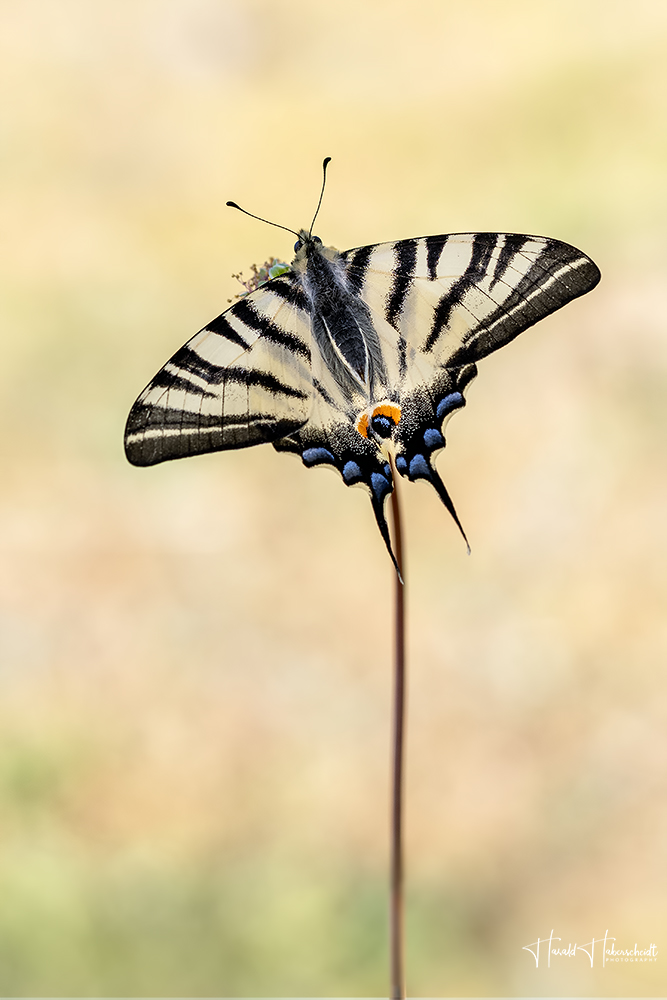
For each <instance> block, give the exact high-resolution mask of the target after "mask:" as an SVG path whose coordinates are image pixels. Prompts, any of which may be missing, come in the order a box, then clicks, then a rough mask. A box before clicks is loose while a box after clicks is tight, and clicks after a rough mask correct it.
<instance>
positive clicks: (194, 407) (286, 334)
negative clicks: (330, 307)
mask: <svg viewBox="0 0 667 1000" xmlns="http://www.w3.org/2000/svg"><path fill="white" fill-rule="evenodd" d="M310 361H311V355H310V318H309V314H308V312H307V310H306V307H305V301H304V300H303V296H302V294H301V292H300V288H299V287H298V285H297V283H296V281H295V279H294V278H293V277H292V276H291V275H289V274H285V275H282V276H280V277H278V278H274V279H273V280H272V281H269V282H267V283H266V284H265V285H262V286H261V288H258V289H257V290H256V291H254V292H252V293H250V294H249V295H247V296H245V297H244V298H242V299H240V300H239V301H238V302H237V303H236V304H235V305H233V306H231V307H230V308H229V309H227V310H226V311H225V312H223V313H222V314H221V315H220V316H218V317H216V319H214V320H212V321H211V322H210V323H209V324H208V325H207V326H206V327H204V329H203V330H200V331H199V333H197V334H196V335H195V336H194V337H193V338H192V339H191V340H189V341H188V343H187V344H185V346H184V347H181V348H180V350H178V351H177V352H176V354H174V356H173V357H172V358H170V360H169V361H168V362H167V363H166V365H165V366H164V367H163V368H162V369H161V370H160V371H159V372H158V374H157V375H156V376H155V378H154V379H153V380H152V382H151V383H150V384H149V385H148V386H147V387H146V389H144V391H143V392H142V393H141V395H140V396H139V398H138V399H137V401H136V403H135V404H134V406H133V407H132V409H131V411H130V415H129V417H128V420H127V425H126V429H125V451H126V454H127V457H128V459H129V461H130V462H132V464H133V465H154V464H156V463H158V462H164V461H166V460H168V459H173V458H182V457H184V456H187V455H196V454H201V453H203V452H209V451H222V450H226V449H228V448H243V447H246V446H248V445H253V444H261V443H262V442H266V441H275V440H276V439H277V438H280V437H282V436H284V435H285V434H288V433H290V432H292V431H294V430H296V429H297V428H298V427H301V426H302V425H303V424H304V423H305V422H306V420H307V419H308V416H309V413H310V407H311V397H312V377H311V366H310Z"/></svg>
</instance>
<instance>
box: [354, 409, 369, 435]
mask: <svg viewBox="0 0 667 1000" xmlns="http://www.w3.org/2000/svg"><path fill="white" fill-rule="evenodd" d="M357 430H358V431H359V433H360V434H361V436H362V437H365V438H367V437H368V414H367V413H362V414H361V416H360V417H359V419H358V420H357Z"/></svg>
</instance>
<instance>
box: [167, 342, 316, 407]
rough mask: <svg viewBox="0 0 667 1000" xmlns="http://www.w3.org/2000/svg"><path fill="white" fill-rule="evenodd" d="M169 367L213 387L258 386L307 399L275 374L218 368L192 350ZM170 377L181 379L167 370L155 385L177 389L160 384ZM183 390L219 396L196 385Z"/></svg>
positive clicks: (179, 354) (179, 353)
mask: <svg viewBox="0 0 667 1000" xmlns="http://www.w3.org/2000/svg"><path fill="white" fill-rule="evenodd" d="M168 364H170V365H173V366H174V367H176V368H181V369H183V371H186V372H191V373H192V374H193V375H195V376H196V377H197V378H200V379H202V381H204V382H207V383H208V384H209V385H222V383H223V382H236V383H237V384H245V385H255V386H259V387H260V388H262V389H268V390H269V391H270V392H276V393H282V394H283V395H284V396H293V397H294V398H295V399H306V398H307V395H306V394H305V393H303V392H301V390H300V389H295V388H293V387H292V386H290V385H287V384H286V383H285V382H281V381H280V379H278V378H276V376H275V375H272V374H271V372H264V371H257V370H253V369H251V368H239V367H236V366H235V367H224V366H221V365H214V364H212V363H211V362H210V361H206V359H205V358H202V356H201V354H198V353H197V351H193V350H192V349H191V348H190V347H181V348H180V350H178V351H177V352H176V354H174V356H173V358H172V359H171V361H169V362H168ZM165 374H166V376H167V379H171V378H172V377H173V378H178V376H175V375H172V373H171V372H166V373H165V371H164V369H163V370H162V371H161V372H159V373H158V375H157V376H156V377H155V378H154V379H153V382H152V383H151V385H152V386H153V385H165V386H166V387H167V388H175V387H176V386H175V383H174V382H172V381H164V382H162V381H160V382H158V378H162V377H163V376H164V375H165ZM179 388H187V389H188V391H192V392H196V393H199V394H200V395H215V393H207V392H206V391H205V390H201V389H200V388H199V387H198V386H196V385H194V384H193V383H190V382H186V385H185V386H179Z"/></svg>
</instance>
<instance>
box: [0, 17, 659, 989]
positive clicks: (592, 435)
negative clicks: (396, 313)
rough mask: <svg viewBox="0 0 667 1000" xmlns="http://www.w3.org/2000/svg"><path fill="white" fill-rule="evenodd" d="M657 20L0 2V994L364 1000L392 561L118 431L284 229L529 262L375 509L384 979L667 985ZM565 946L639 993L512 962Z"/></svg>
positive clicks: (367, 526) (315, 506)
mask: <svg viewBox="0 0 667 1000" xmlns="http://www.w3.org/2000/svg"><path fill="white" fill-rule="evenodd" d="M666 55H667V4H665V3H664V0H634V2H632V3H629V2H620V0H558V2H557V3H556V2H554V0H537V2H536V0H505V2H503V3H496V2H493V0H466V2H459V3H454V2H450V0H440V2H435V0H424V2H422V3H420V4H418V5H417V4H415V5H407V4H405V3H399V2H396V0H383V2H382V3H381V2H379V0H356V2H354V0H338V2H337V3H336V4H324V3H317V2H312V0H311V2H306V0H286V2H284V3H282V4H276V3H269V2H268V0H217V2H216V0H115V2H114V3H112V4H111V3H110V4H102V3H99V2H90V0H59V2H57V3H53V2H48V0H5V2H4V3H3V4H2V7H1V8H0V77H1V79H2V84H3V91H4V100H3V112H2V120H1V122H0V150H1V156H0V170H1V171H2V186H1V191H0V199H1V206H2V223H1V227H0V238H1V240H2V277H1V279H0V280H1V283H2V298H1V305H0V309H1V316H2V330H3V364H2V368H1V372H0V378H1V379H2V391H1V394H0V407H1V408H2V419H1V422H0V434H1V436H2V496H1V500H0V503H1V516H0V544H1V546H2V560H1V563H0V657H1V664H0V993H1V994H2V995H12V996H29V995H42V996H44V995H48V996H62V995H75V996H80V995H101V996H104V995H133V996H161V995H165V996H186V995H192V996H211V995H217V996H289V995H294V996H299V995H311V996H327V995H328V996H331V995H339V996H343V995H347V996H364V995H365V996H381V995H382V994H383V993H384V994H385V995H386V990H387V985H386V984H387V972H386V967H387V954H386V949H387V945H386V868H387V813H388V785H389V781H388V746H389V720H388V714H389V696H390V671H391V618H390V611H391V595H392V586H393V579H392V569H391V565H390V563H389V560H388V558H387V555H386V552H385V551H384V547H383V545H382V543H381V540H380V538H379V535H378V532H377V529H376V527H375V525H374V522H373V517H372V513H371V508H370V504H369V503H368V500H367V498H366V496H365V495H364V494H363V493H362V492H361V491H358V490H347V489H345V488H344V486H343V485H342V483H341V482H340V480H339V479H336V478H334V477H333V476H331V475H328V474H325V473H324V472H322V471H321V470H320V471H307V470H306V469H304V468H303V467H302V466H301V465H300V463H299V462H298V461H295V460H294V459H292V458H289V457H286V456H281V455H277V454H276V453H275V452H274V451H273V449H272V448H271V447H269V446H266V447H262V448H257V449H251V450H249V451H247V452H239V453H236V454H227V455H212V456H206V457H203V458H198V459H193V460H190V461H187V462H182V463H173V464H168V465H166V466H163V467H157V468H154V469H144V470H141V469H133V468H131V467H130V466H129V465H127V464H126V462H125V459H124V457H123V453H122V432H123V425H124V421H125V417H126V414H127V411H128V409H129V406H130V405H131V403H132V402H133V400H134V398H135V397H136V395H137V394H138V392H139V391H140V390H141V388H142V387H143V386H144V384H145V383H146V382H147V381H148V380H149V379H150V378H151V377H152V376H153V374H154V373H155V372H156V371H157V369H158V368H159V367H160V366H161V365H162V364H163V362H164V361H165V360H166V359H167V357H168V356H169V355H170V354H171V353H172V352H173V351H174V350H175V349H176V348H177V347H179V346H180V345H181V343H183V342H184V341H185V340H186V339H188V338H189V337H190V336H191V335H192V334H193V333H194V332H195V331H196V330H198V329H199V328H200V327H201V326H203V325H204V324H205V323H206V322H207V321H208V320H210V319H211V318H212V317H213V316H215V315H217V313H218V312H220V311H221V310H222V309H223V308H224V307H225V305H226V302H227V299H228V298H230V297H231V296H232V295H233V294H235V292H236V291H237V290H238V286H237V285H236V283H235V282H234V280H233V279H232V278H231V277H230V275H231V274H232V273H233V272H236V271H238V270H239V269H244V270H245V271H246V273H247V272H248V269H249V265H250V264H251V263H253V262H257V263H261V262H262V261H264V260H265V259H266V258H267V257H268V256H270V255H272V254H276V255H277V256H280V257H285V256H287V258H288V259H289V256H290V251H291V246H292V242H293V239H292V238H291V237H290V236H289V234H286V233H281V232H280V231H278V230H271V229H269V228H267V227H265V226H262V225H260V224H259V223H257V222H254V221H253V220H250V219H247V218H244V217H243V216H241V215H240V214H239V213H234V212H231V211H230V210H229V209H227V208H226V207H225V201H226V200H227V199H228V198H234V199H236V200H238V201H239V203H240V204H242V205H243V206H245V207H247V208H248V209H249V210H250V211H253V212H256V213H258V214H261V215H265V216H268V217H269V218H271V219H274V220H275V221H276V222H279V223H282V224H284V225H287V226H290V227H298V226H302V225H304V224H308V222H309V220H310V218H311V215H312V212H313V210H314V206H315V202H316V199H317V195H318V191H319V184H320V176H321V174H320V165H321V161H322V158H323V157H324V156H325V155H330V156H332V157H333V162H332V164H331V169H330V175H329V185H328V190H327V194H326V198H325V201H324V205H323V208H322V212H321V215H320V219H319V223H318V232H319V233H320V235H321V236H322V238H323V239H324V241H325V242H326V243H331V244H333V245H335V246H338V247H339V248H340V249H344V248H346V247H353V246H358V245H360V244H364V243H373V242H379V241H382V240H389V239H398V238H404V237H409V236H417V235H425V234H431V233H441V232H457V231H471V230H476V229H477V230H508V231H513V232H526V233H538V234H544V235H549V236H553V237H557V238H560V239H564V240H566V241H568V242H571V243H574V244H575V245H577V246H579V247H581V248H582V249H583V250H585V251H586V252H587V253H589V254H590V255H591V256H592V257H593V258H594V259H595V260H596V262H597V263H598V264H599V266H600V267H601V269H602V272H603V281H602V283H601V285H600V286H599V288H598V289H597V290H596V291H595V292H593V293H592V294H591V295H589V296H587V297H586V298H585V299H582V300H579V301H577V302H575V303H573V304H571V305H570V306H568V307H566V308H565V309H564V310H563V311H562V312H561V313H558V314H557V315H555V316H553V317H550V318H549V319H547V320H546V321H544V322H543V323H541V324H540V325H539V326H538V327H536V328H534V329H531V330H530V331H529V332H527V333H526V334H525V335H524V336H523V337H521V338H519V340H517V341H516V342H515V343H514V344H512V345H511V346H509V347H508V348H507V349H506V350H504V351H502V352H500V353H499V354H497V355H495V356H493V357H491V358H489V359H488V360H486V361H484V362H483V364H482V365H481V372H480V377H479V379H478V381H477V382H476V383H475V385H474V386H473V387H472V389H471V391H470V393H469V396H468V400H469V406H468V408H467V409H466V411H465V413H464V414H463V415H461V416H456V417H455V418H454V420H453V421H452V423H451V424H450V427H449V435H448V437H449V446H448V448H447V451H446V452H445V454H444V455H443V456H442V457H441V459H440V463H439V468H440V470H441V472H442V474H443V476H444V478H445V480H446V482H447V483H448V486H449V488H450V491H451V492H452V495H453V497H454V499H455V502H456V504H457V507H458V510H459V513H460V515H461V517H462V520H463V523H464V525H465V527H466V530H467V533H468V536H469V538H470V540H471V543H472V549H473V553H472V556H471V557H468V556H467V555H466V552H465V547H464V545H463V543H462V541H461V539H460V537H459V535H458V533H457V531H456V529H455V527H454V525H453V523H452V521H451V519H450V518H449V517H448V515H447V514H446V512H445V511H444V509H443V508H442V506H441V505H440V503H439V501H438V499H437V497H436V496H435V493H434V492H433V491H432V490H429V489H427V488H426V487H424V486H421V485H415V486H407V485H406V488H405V489H404V490H403V500H404V508H405V516H406V532H407V545H408V556H407V563H408V565H407V571H408V574H409V585H410V590H409V616H410V618H409V647H410V651H409V661H410V662H409V671H410V677H409V684H410V691H409V724H408V738H409V746H408V793H407V808H408V821H407V824H408V828H407V838H408V840H407V870H408V894H407V903H408V914H407V932H408V989H409V992H410V993H411V994H412V995H413V996H447V995H450V996H453V995H458V996H478V995H489V996H539V995H545V996H554V995H561V996H573V995H576V996H659V995H664V994H665V993H666V992H667V966H666V964H665V963H667V916H666V909H665V899H666V893H667V847H666V845H667V680H666V678H665V670H664V667H665V660H666V656H667V616H666V614H665V610H666V605H667V518H666V516H665V515H666V503H667V470H666V464H665V455H666V446H667V331H666V320H667V287H666V285H665V264H666V263H667V241H666V227H667V196H666V188H667V184H666V181H667V57H666ZM552 928H553V929H554V933H555V934H556V935H559V936H560V937H561V938H562V944H563V945H567V944H568V943H569V942H578V943H584V942H588V941H590V939H591V938H592V937H594V936H595V937H601V936H602V935H604V932H605V930H607V929H608V930H609V933H610V934H611V935H614V936H615V937H616V939H617V946H619V947H633V945H634V943H635V942H637V943H638V945H639V947H648V945H649V944H650V943H656V944H657V947H658V961H657V962H654V963H643V964H640V963H624V964H623V963H621V964H615V965H612V966H608V967H607V968H606V969H604V970H603V969H602V968H600V967H599V965H598V961H597V959H596V963H595V967H594V968H593V969H591V968H590V967H588V966H587V961H586V959H585V958H584V957H583V956H582V955H581V954H578V955H577V956H576V957H575V959H560V960H558V961H554V962H553V963H552V966H551V968H550V969H547V968H544V967H543V963H541V964H540V968H539V969H536V968H535V965H534V962H533V960H532V958H531V956H530V955H529V954H528V953H527V952H526V951H523V950H522V947H523V946H524V945H527V944H529V943H531V942H533V941H535V940H536V939H537V937H538V936H540V937H545V936H548V935H549V932H550V931H551V930H552Z"/></svg>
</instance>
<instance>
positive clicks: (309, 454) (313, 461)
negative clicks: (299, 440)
mask: <svg viewBox="0 0 667 1000" xmlns="http://www.w3.org/2000/svg"><path fill="white" fill-rule="evenodd" d="M301 460H302V462H303V464H304V465H307V466H309V467H310V466H311V465H320V464H321V463H322V462H328V463H329V464H330V465H333V464H334V462H335V458H334V457H333V455H332V454H331V452H330V451H328V449H327V448H306V450H305V451H304V452H303V454H302V455H301Z"/></svg>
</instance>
